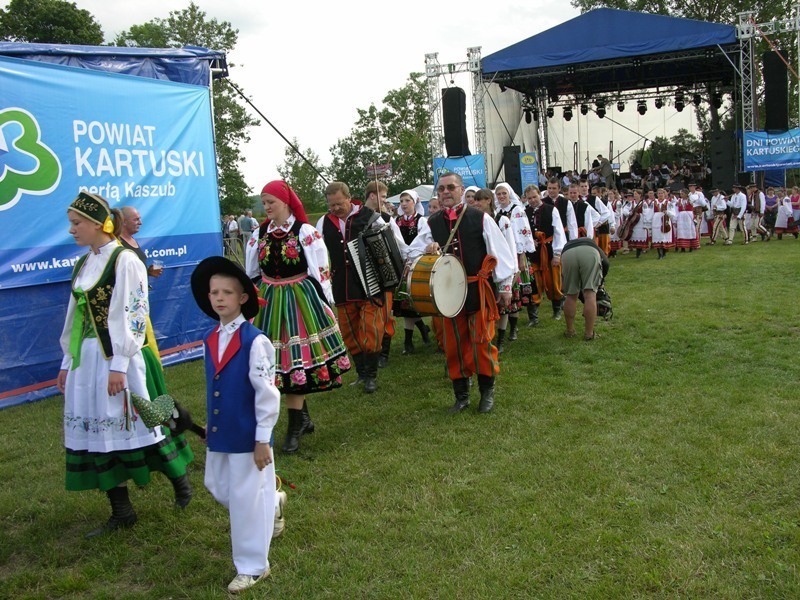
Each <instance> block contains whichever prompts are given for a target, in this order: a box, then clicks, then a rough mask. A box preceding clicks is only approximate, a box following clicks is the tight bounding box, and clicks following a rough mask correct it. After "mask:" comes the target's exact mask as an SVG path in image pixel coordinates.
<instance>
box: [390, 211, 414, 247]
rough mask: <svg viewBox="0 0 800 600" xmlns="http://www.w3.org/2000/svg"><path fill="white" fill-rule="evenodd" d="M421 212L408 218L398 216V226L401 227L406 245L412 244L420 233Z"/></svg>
mask: <svg viewBox="0 0 800 600" xmlns="http://www.w3.org/2000/svg"><path fill="white" fill-rule="evenodd" d="M419 217H420V215H419V214H415V215H414V216H413V217H411V218H410V219H408V220H406V219H405V218H403V217H397V219H396V222H397V226H398V227H399V228H400V235H401V236H402V237H403V241H404V242H405V243H406V245H410V244H411V242H413V241H414V238H416V237H417V234H418V233H419Z"/></svg>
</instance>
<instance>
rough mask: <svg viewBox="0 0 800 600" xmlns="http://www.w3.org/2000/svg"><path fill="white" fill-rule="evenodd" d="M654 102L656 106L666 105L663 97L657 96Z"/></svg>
mask: <svg viewBox="0 0 800 600" xmlns="http://www.w3.org/2000/svg"><path fill="white" fill-rule="evenodd" d="M654 104H655V106H656V108H661V107H662V106H664V101H663V100H662V99H661V98H656V101H655V102H654Z"/></svg>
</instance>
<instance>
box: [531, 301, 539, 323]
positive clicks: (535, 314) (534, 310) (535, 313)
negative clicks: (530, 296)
mask: <svg viewBox="0 0 800 600" xmlns="http://www.w3.org/2000/svg"><path fill="white" fill-rule="evenodd" d="M538 324H539V305H538V304H530V305H528V327H536V326H537V325H538Z"/></svg>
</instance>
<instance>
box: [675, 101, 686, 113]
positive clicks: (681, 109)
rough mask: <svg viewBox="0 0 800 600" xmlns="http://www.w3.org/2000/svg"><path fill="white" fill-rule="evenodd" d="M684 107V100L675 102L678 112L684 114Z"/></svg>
mask: <svg viewBox="0 0 800 600" xmlns="http://www.w3.org/2000/svg"><path fill="white" fill-rule="evenodd" d="M684 106H685V105H684V103H683V100H675V110H677V111H678V112H683V107H684Z"/></svg>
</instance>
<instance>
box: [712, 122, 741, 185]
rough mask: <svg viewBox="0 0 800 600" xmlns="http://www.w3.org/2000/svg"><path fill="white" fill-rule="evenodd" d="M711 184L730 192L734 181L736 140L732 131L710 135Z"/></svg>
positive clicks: (735, 180) (714, 132) (715, 132)
mask: <svg viewBox="0 0 800 600" xmlns="http://www.w3.org/2000/svg"><path fill="white" fill-rule="evenodd" d="M710 142H711V148H710V159H711V184H712V185H713V186H714V187H717V188H720V189H721V190H725V191H726V192H730V190H731V187H733V184H734V183H736V182H737V179H736V140H735V139H734V137H733V132H732V131H713V132H712V133H711V139H710Z"/></svg>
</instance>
